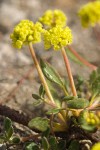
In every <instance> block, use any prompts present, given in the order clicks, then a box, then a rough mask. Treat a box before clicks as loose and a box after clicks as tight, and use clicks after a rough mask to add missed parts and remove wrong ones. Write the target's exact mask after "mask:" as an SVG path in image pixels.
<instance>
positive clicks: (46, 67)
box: [40, 59, 63, 87]
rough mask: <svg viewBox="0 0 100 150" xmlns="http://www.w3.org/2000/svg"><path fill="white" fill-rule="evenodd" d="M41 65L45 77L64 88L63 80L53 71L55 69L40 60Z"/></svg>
mask: <svg viewBox="0 0 100 150" xmlns="http://www.w3.org/2000/svg"><path fill="white" fill-rule="evenodd" d="M40 65H41V69H42V71H43V73H44V75H45V77H46V78H47V79H48V80H50V81H52V82H54V83H56V84H58V85H59V86H61V87H62V86H63V81H62V79H61V77H60V76H59V74H58V73H57V72H56V71H55V70H54V69H53V67H52V66H51V65H50V64H48V63H47V62H44V61H43V60H42V59H41V60H40Z"/></svg>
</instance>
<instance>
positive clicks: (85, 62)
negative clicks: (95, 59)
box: [67, 46, 97, 70]
mask: <svg viewBox="0 0 100 150" xmlns="http://www.w3.org/2000/svg"><path fill="white" fill-rule="evenodd" d="M67 47H68V49H69V50H70V51H71V52H72V53H73V54H74V55H75V56H76V57H77V58H78V59H79V60H80V61H81V62H82V63H84V64H85V65H86V66H88V67H89V68H91V69H92V70H96V69H97V67H96V66H95V65H92V64H91V63H89V62H88V61H87V60H85V59H84V58H83V57H81V56H80V55H79V54H78V53H77V52H76V51H75V50H74V49H73V48H72V47H71V46H67Z"/></svg>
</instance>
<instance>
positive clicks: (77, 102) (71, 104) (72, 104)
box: [67, 98, 89, 109]
mask: <svg viewBox="0 0 100 150" xmlns="http://www.w3.org/2000/svg"><path fill="white" fill-rule="evenodd" d="M67 106H68V108H72V109H83V108H86V107H87V106H89V101H88V100H86V99H83V98H77V99H73V100H69V101H67Z"/></svg>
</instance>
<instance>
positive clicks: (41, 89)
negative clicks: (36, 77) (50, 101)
mask: <svg viewBox="0 0 100 150" xmlns="http://www.w3.org/2000/svg"><path fill="white" fill-rule="evenodd" d="M44 94H45V90H44V87H43V85H42V84H41V85H40V88H39V95H40V96H41V97H44Z"/></svg>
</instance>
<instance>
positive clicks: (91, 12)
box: [78, 1, 100, 27]
mask: <svg viewBox="0 0 100 150" xmlns="http://www.w3.org/2000/svg"><path fill="white" fill-rule="evenodd" d="M78 15H79V17H80V19H81V24H82V26H83V27H89V26H95V24H97V23H100V1H95V2H89V3H88V4H86V5H84V6H83V7H82V8H81V9H80V10H79V12H78Z"/></svg>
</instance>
